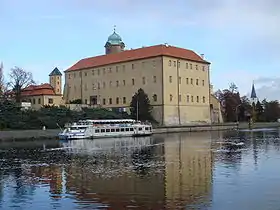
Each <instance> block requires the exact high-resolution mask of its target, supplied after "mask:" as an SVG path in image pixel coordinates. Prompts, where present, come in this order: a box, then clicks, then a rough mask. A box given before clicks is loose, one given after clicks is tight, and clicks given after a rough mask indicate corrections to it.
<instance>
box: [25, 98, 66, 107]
mask: <svg viewBox="0 0 280 210" xmlns="http://www.w3.org/2000/svg"><path fill="white" fill-rule="evenodd" d="M23 101H26V102H30V103H31V107H32V109H36V110H37V109H40V108H41V107H43V106H47V105H49V106H59V105H63V104H64V101H63V100H62V96H61V95H38V96H28V97H25V98H24V99H23Z"/></svg>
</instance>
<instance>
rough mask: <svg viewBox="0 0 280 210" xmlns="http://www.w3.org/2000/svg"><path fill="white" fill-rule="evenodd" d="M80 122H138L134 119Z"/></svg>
mask: <svg viewBox="0 0 280 210" xmlns="http://www.w3.org/2000/svg"><path fill="white" fill-rule="evenodd" d="M79 122H92V123H100V122H136V121H135V120H133V119H106V120H79Z"/></svg>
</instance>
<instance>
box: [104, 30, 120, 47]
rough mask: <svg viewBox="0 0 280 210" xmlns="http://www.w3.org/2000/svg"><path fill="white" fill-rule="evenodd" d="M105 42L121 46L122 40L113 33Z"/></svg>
mask: <svg viewBox="0 0 280 210" xmlns="http://www.w3.org/2000/svg"><path fill="white" fill-rule="evenodd" d="M107 42H108V43H110V44H112V45H121V44H122V43H123V42H122V38H121V37H120V35H118V34H117V33H116V32H115V31H114V33H113V34H111V35H110V36H109V37H108V40H107Z"/></svg>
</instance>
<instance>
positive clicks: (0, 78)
mask: <svg viewBox="0 0 280 210" xmlns="http://www.w3.org/2000/svg"><path fill="white" fill-rule="evenodd" d="M3 69H4V67H3V63H1V64H0V97H2V96H3V94H4V92H5V81H4V74H3Z"/></svg>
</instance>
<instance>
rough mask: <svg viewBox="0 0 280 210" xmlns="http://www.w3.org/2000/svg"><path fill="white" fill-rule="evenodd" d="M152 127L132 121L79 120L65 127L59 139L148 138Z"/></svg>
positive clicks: (148, 124)
mask: <svg viewBox="0 0 280 210" xmlns="http://www.w3.org/2000/svg"><path fill="white" fill-rule="evenodd" d="M152 133H153V131H152V125H151V123H148V122H140V121H136V120H132V119H112V120H79V121H78V122H75V123H72V124H70V125H68V126H65V129H64V130H63V131H62V132H61V133H59V134H58V136H59V139H68V140H70V139H88V138H106V137H124V136H134V137H135V136H150V135H152Z"/></svg>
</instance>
